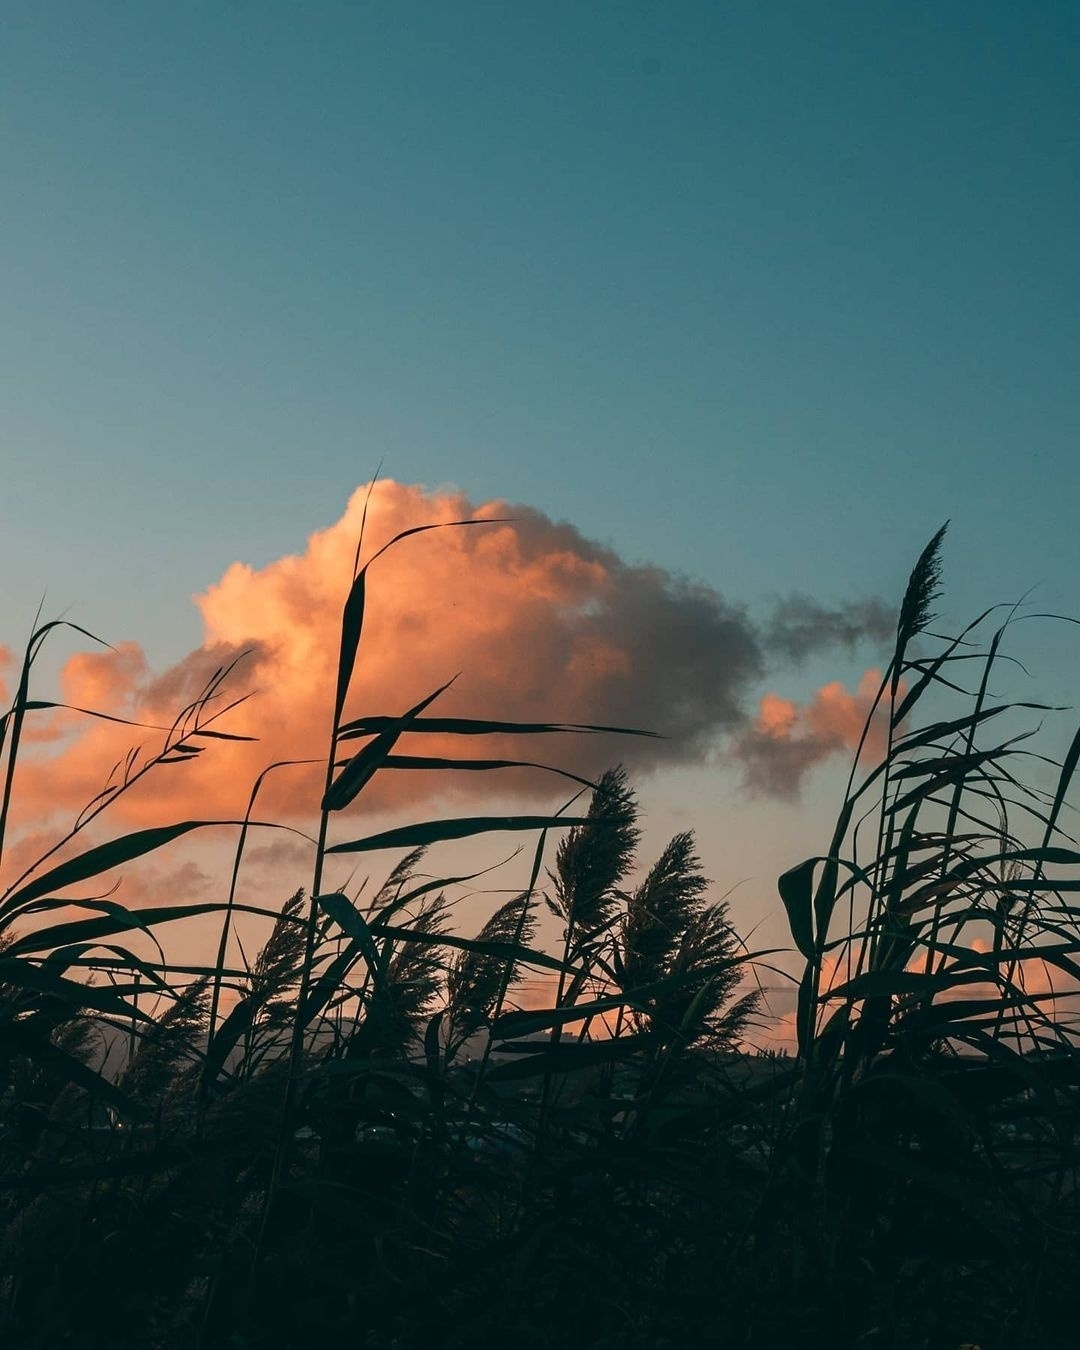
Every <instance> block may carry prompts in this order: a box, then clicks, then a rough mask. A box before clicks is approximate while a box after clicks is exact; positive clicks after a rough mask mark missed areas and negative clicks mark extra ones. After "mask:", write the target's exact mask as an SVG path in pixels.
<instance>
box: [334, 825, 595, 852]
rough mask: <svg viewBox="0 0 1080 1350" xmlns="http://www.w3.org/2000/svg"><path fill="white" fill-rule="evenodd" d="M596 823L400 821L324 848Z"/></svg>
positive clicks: (363, 848)
mask: <svg viewBox="0 0 1080 1350" xmlns="http://www.w3.org/2000/svg"><path fill="white" fill-rule="evenodd" d="M597 823H598V822H597V821H596V820H590V819H589V817H587V816H562V817H556V816H465V817H461V818H458V819H454V820H429V821H424V822H422V823H420V824H417V825H403V826H401V827H400V828H398V829H395V830H384V831H383V832H382V833H381V834H369V835H367V836H366V838H364V839H353V840H351V841H350V842H349V843H347V844H334V845H333V846H332V847H330V848H328V849H327V850H326V852H327V853H370V852H374V851H375V850H377V849H383V848H415V847H417V846H418V845H421V844H435V843H439V842H441V841H442V840H446V839H469V838H471V837H472V836H473V835H477V834H491V833H493V832H496V831H499V830H509V831H514V832H522V831H525V830H548V829H558V828H560V827H562V826H565V825H595V824H597ZM603 823H607V822H603Z"/></svg>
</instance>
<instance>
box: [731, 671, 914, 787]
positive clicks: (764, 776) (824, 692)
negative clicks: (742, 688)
mask: <svg viewBox="0 0 1080 1350" xmlns="http://www.w3.org/2000/svg"><path fill="white" fill-rule="evenodd" d="M881 678H882V677H881V671H880V670H867V671H866V672H865V673H864V674H863V676H862V677H861V679H860V680H859V684H858V687H857V689H856V690H855V692H854V693H850V692H849V691H848V690H847V689H846V688H845V687H844V686H843V685H842V684H841V683H840V682H839V681H836V680H834V681H832V682H830V683H829V684H826V685H823V686H822V687H821V688H820V689H819V690H818V691H817V693H816V694H815V695H814V696H813V698H812V699H811V700H810V701H809V703H806V704H803V705H800V704H798V703H796V702H794V701H793V700H791V699H786V698H781V697H780V696H779V695H778V694H765V695H764V697H763V698H762V699H761V700H760V702H759V704H758V712H757V717H756V718H755V719H754V721H753V723H752V724H751V725H750V726H749V727H748V728H747V729H746V730H745V731H743V732H742V733H740V734H739V735H738V736H737V737H736V738H735V740H734V742H733V750H734V753H735V755H736V757H737V758H738V759H739V760H741V762H742V764H743V768H744V772H745V775H746V781H747V784H748V786H750V787H751V788H752V789H754V790H755V791H757V792H761V793H768V794H770V795H773V796H778V797H786V798H788V799H793V798H795V797H797V796H798V795H799V791H800V789H801V788H802V784H803V780H804V778H805V777H806V775H807V773H809V771H810V770H811V769H813V768H814V767H816V766H817V765H818V764H820V763H822V762H823V761H824V760H826V759H830V758H832V757H833V756H835V755H851V754H853V753H854V752H855V750H856V749H857V748H858V745H859V742H860V739H861V737H862V734H863V729H864V728H865V727H866V723H867V719H868V718H869V716H870V713H871V710H872V708H873V706H874V700H875V698H876V697H877V693H878V690H879V689H880V687H881ZM886 730H887V728H886V721H885V716H884V715H883V714H879V713H875V715H874V719H873V721H872V722H871V725H870V730H869V734H868V735H867V739H866V743H865V745H864V747H863V754H864V756H866V757H868V758H873V757H875V756H877V755H880V754H881V753H882V752H883V751H884V748H885V736H886Z"/></svg>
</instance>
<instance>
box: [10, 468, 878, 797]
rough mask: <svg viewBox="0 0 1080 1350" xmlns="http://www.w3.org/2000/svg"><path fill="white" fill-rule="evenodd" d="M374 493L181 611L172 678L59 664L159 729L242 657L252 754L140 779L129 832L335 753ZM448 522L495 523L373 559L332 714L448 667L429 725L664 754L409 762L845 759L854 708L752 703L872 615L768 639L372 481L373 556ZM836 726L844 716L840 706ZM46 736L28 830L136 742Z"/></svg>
mask: <svg viewBox="0 0 1080 1350" xmlns="http://www.w3.org/2000/svg"><path fill="white" fill-rule="evenodd" d="M364 500H365V492H364V491H363V490H361V491H358V492H357V493H355V494H354V495H353V497H352V499H351V500H350V501H349V503H348V506H347V508H346V510H345V512H344V514H343V516H342V517H341V519H340V520H338V521H337V522H335V523H334V524H333V525H331V526H329V527H328V528H326V529H324V530H320V531H317V532H316V533H315V534H313V535H312V536H311V538H310V539H309V540H308V541H307V543H306V546H305V548H304V549H303V551H302V552H301V553H298V554H296V555H292V556H287V557H283V558H280V559H278V560H276V561H274V562H271V563H269V564H268V565H266V566H265V567H261V568H253V567H250V566H248V565H246V564H244V563H242V562H237V563H234V564H233V565H232V566H231V567H229V568H228V569H227V570H226V572H225V573H224V575H223V576H222V577H221V578H220V579H219V580H218V581H217V582H216V583H215V584H213V585H212V586H210V587H209V588H208V589H207V590H206V591H205V592H203V593H202V594H201V595H198V596H196V597H195V603H196V605H197V606H198V608H199V610H200V612H201V615H202V619H203V623H204V629H205V635H204V640H203V642H202V644H201V645H200V647H199V648H198V649H197V650H195V651H193V652H192V653H190V654H189V655H188V656H187V657H185V658H184V659H183V660H182V661H180V662H179V663H178V664H177V665H175V666H173V667H172V668H171V669H169V670H166V671H164V672H155V671H154V670H152V669H151V667H150V664H149V662H148V660H147V658H146V655H145V653H144V652H143V651H142V649H141V648H140V647H139V646H138V645H137V644H135V643H121V644H119V645H118V646H117V648H116V649H115V650H105V651H96V652H88V653H80V654H79V655H77V656H74V657H72V658H71V659H70V660H69V661H68V662H67V664H66V665H65V667H64V670H63V674H62V688H63V694H64V699H65V701H66V702H69V703H71V704H74V705H77V706H80V707H94V708H98V709H101V710H102V711H105V712H109V713H111V714H112V715H113V716H124V717H128V718H131V719H132V720H135V721H138V722H140V723H145V724H151V725H154V726H167V725H168V724H169V723H170V722H171V720H172V718H173V717H174V716H175V714H176V712H177V710H178V709H179V708H180V707H183V706H184V705H185V704H187V703H189V702H191V701H193V700H194V699H196V698H197V697H198V696H199V694H200V692H201V691H202V690H203V689H204V688H205V687H206V685H207V683H208V681H210V680H212V678H213V676H214V674H215V672H216V671H218V670H220V669H222V668H223V667H227V666H229V665H230V664H231V663H233V662H237V663H238V664H237V665H236V668H235V670H234V671H233V674H232V676H231V677H230V680H229V681H228V684H227V691H229V692H227V693H223V694H222V695H221V697H220V699H219V701H218V704H217V705H215V706H221V704H223V703H224V702H225V701H227V700H228V698H229V697H238V696H241V695H245V694H250V695H252V697H250V698H249V699H248V700H247V701H246V702H244V703H242V704H241V705H240V706H238V707H236V708H234V709H233V710H232V711H231V712H230V713H229V714H228V716H227V717H226V718H225V719H224V721H223V722H221V723H219V724H218V725H219V726H221V727H223V728H225V729H227V730H229V731H232V732H236V733H239V734H242V735H250V736H256V737H258V738H259V739H258V740H257V741H255V742H250V743H246V742H244V743H235V744H233V743H214V744H213V745H211V746H210V747H209V748H208V749H207V751H206V752H205V754H204V755H203V756H202V757H201V758H199V759H198V760H196V761H194V762H191V763H186V764H175V765H166V766H163V767H162V768H161V769H160V770H159V771H157V772H156V773H155V775H154V776H153V783H152V787H151V788H150V789H149V790H144V787H143V785H140V786H139V787H138V788H136V789H135V790H134V791H133V792H131V793H130V794H128V795H127V796H126V797H125V798H124V805H123V807H122V808H120V809H121V810H122V811H123V813H124V814H125V815H126V817H127V818H129V819H132V820H134V821H136V822H137V823H149V822H150V821H154V822H156V821H160V820H161V819H162V818H163V817H165V816H170V815H172V816H180V815H197V816H201V817H207V816H226V817H235V816H237V815H239V814H241V813H242V811H243V809H244V806H245V805H246V802H247V798H248V794H249V792H250V789H251V785H252V783H253V782H254V780H255V778H256V777H257V776H258V774H259V773H260V772H261V771H262V770H263V769H264V768H265V767H266V766H267V764H269V763H271V762H273V761H279V760H308V759H311V758H313V757H318V756H320V755H322V754H323V753H324V752H325V745H326V739H327V733H328V730H329V725H330V718H331V713H332V701H333V691H334V685H335V677H336V669H337V640H338V631H339V628H340V622H341V611H342V605H343V602H344V599H345V596H346V593H347V591H348V587H349V583H350V580H351V577H352V569H353V561H354V553H355V549H356V543H357V538H358V534H359V531H360V525H361V518H362V515H363V511H364ZM461 520H479V521H484V522H487V523H484V524H481V525H471V526H469V527H468V528H457V527H452V528H445V529H439V530H434V531H430V532H428V533H424V534H420V535H416V536H414V537H413V538H410V539H407V540H404V541H402V542H401V543H400V544H398V545H397V546H395V547H394V548H393V549H391V550H390V551H389V552H388V553H386V554H385V555H384V556H382V557H381V558H379V559H378V561H376V562H375V563H374V565H373V566H372V568H371V571H370V574H369V586H368V599H367V608H366V613H365V619H364V632H363V638H362V640H361V643H360V650H359V654H358V659H357V664H356V671H355V676H354V679H353V684H352V692H351V695H350V699H349V703H348V705H347V708H346V715H347V716H351V717H355V716H359V715H361V714H398V713H401V712H402V711H404V710H405V709H407V708H408V707H409V706H411V705H412V704H414V703H416V702H418V701H419V700H420V699H422V698H423V697H425V696H426V695H427V694H429V693H430V692H431V691H432V690H434V689H435V688H436V687H438V686H439V685H441V684H443V683H444V682H445V681H447V680H448V679H449V678H450V677H451V676H453V675H455V674H457V673H458V672H460V674H459V677H458V679H457V680H456V682H455V683H454V685H453V687H452V688H451V689H450V690H448V691H447V692H446V694H444V695H443V696H442V697H441V698H440V699H439V701H438V703H437V704H436V705H433V706H432V708H431V709H430V712H431V714H433V715H435V714H437V715H439V716H445V717H451V716H456V717H462V716H464V717H486V718H494V719H499V720H508V721H509V720H527V721H538V720H552V721H559V722H579V723H602V724H605V725H617V726H627V727H637V728H641V729H643V730H648V731H652V732H657V733H660V736H661V737H663V739H645V738H634V737H627V736H619V737H609V736H597V735H593V736H573V737H572V736H567V735H559V736H557V737H544V738H541V737H524V736H508V737H502V738H500V739H499V741H498V742H496V743H495V744H493V745H487V744H485V743H482V742H479V741H477V740H475V739H473V738H470V739H469V740H467V741H463V740H461V739H451V738H449V737H447V736H436V735H431V734H425V735H423V736H410V737H408V738H407V743H406V741H403V742H402V743H401V745H400V746H399V750H401V751H403V752H410V753H414V754H425V755H442V756H445V755H455V754H457V755H461V754H472V755H492V754H497V755H499V756H500V757H505V758H519V759H527V760H535V759H542V760H544V761H546V762H552V763H556V764H558V765H560V766H561V767H563V768H566V769H570V770H572V771H574V772H576V773H580V774H583V775H585V776H594V775H596V774H598V773H599V772H600V771H601V770H602V769H603V768H605V767H606V766H608V765H610V764H611V763H613V762H616V761H620V760H621V761H622V762H623V763H625V764H626V765H627V766H628V767H629V768H630V769H631V770H637V771H645V770H648V769H652V768H657V767H660V766H663V765H665V764H666V765H674V764H680V763H689V762H700V761H701V760H702V759H703V758H704V757H705V756H706V754H707V753H708V752H709V751H710V750H711V749H713V748H715V747H716V746H717V744H718V743H720V742H721V741H723V740H724V739H725V738H732V737H733V738H734V740H733V741H732V744H733V745H734V748H735V751H736V753H737V754H738V755H739V756H741V758H742V759H743V761H744V763H746V764H747V766H748V772H749V773H750V775H751V778H752V781H754V782H755V783H756V784H757V785H758V786H760V787H762V788H763V789H764V790H769V791H778V792H780V793H781V794H782V795H790V792H791V791H792V785H793V784H797V782H798V781H799V780H801V777H802V776H803V774H805V772H806V769H807V768H809V766H810V764H811V763H815V762H817V760H818V759H819V758H820V757H821V756H822V754H823V753H828V752H829V751H830V750H831V749H833V748H836V747H837V746H838V745H842V744H846V743H847V739H845V738H849V737H850V732H849V731H847V730H845V728H846V727H847V725H848V722H847V721H845V717H846V716H847V714H848V711H849V709H848V705H847V704H846V703H845V702H844V699H843V698H841V697H840V696H839V695H837V694H836V693H834V692H831V691H833V689H834V687H833V686H827V687H826V689H825V690H822V691H821V693H820V694H819V695H818V698H817V700H816V701H815V703H814V704H813V705H811V708H810V709H809V710H806V711H804V712H798V711H796V712H794V713H792V715H791V718H790V719H789V720H788V721H787V722H785V720H784V716H782V715H781V708H780V701H777V700H774V701H773V702H772V703H767V704H763V705H762V710H761V711H759V714H758V719H757V721H756V722H752V719H751V718H750V716H749V714H748V711H747V709H748V704H749V700H750V699H751V696H752V693H753V690H754V688H755V686H759V685H760V681H761V680H762V678H763V676H764V674H765V673H766V671H767V669H768V666H769V663H770V661H771V660H774V659H775V658H776V656H777V654H779V655H781V656H783V657H784V658H793V657H801V656H804V655H806V654H807V653H808V652H809V651H811V650H813V649H815V648H817V647H822V646H825V645H828V644H835V643H837V642H840V643H842V644H850V643H852V642H854V641H855V640H856V639H857V638H858V637H860V636H866V635H869V636H871V637H873V636H876V635H877V634H878V633H879V631H880V629H881V621H880V615H879V614H878V611H877V609H875V608H874V606H873V605H872V604H870V602H860V604H859V605H857V606H854V607H853V608H852V609H851V610H850V611H849V610H843V609H837V610H828V609H824V608H822V607H820V606H816V605H815V604H814V603H813V602H811V601H808V600H805V599H797V600H793V601H787V602H783V603H782V604H781V605H780V606H779V607H778V609H777V611H776V613H775V614H774V615H773V617H772V618H771V619H769V620H768V621H767V622H766V623H765V624H759V623H756V622H755V621H754V620H752V618H751V617H750V616H749V615H748V614H747V613H746V611H745V609H744V608H743V607H742V606H741V605H739V604H736V603H733V602H732V601H730V600H728V599H726V598H725V597H724V596H722V595H721V594H719V593H718V592H717V591H715V590H713V589H711V588H709V587H707V586H704V585H701V584H695V583H692V582H689V581H686V580H683V579H680V578H677V577H675V576H672V575H671V574H670V573H668V572H665V571H663V570H661V569H659V568H656V567H648V566H631V565H629V564H628V563H626V562H625V561H623V560H622V559H621V558H620V557H619V556H618V555H617V554H616V553H614V552H613V551H612V550H611V549H608V548H605V547H603V546H602V545H600V544H598V543H596V542H594V541H592V540H590V539H588V538H586V537H585V536H584V535H582V534H581V533H580V532H579V531H578V530H577V529H575V528H574V527H572V526H570V525H568V524H564V523H559V522H556V521H553V520H551V519H549V518H548V517H546V516H544V515H542V514H541V513H540V512H538V511H535V510H533V509H531V508H528V507H519V506H509V505H507V504H506V503H504V502H487V503H484V504H481V505H479V506H477V505H474V504H473V503H472V502H470V501H469V500H468V499H467V498H466V497H465V496H464V495H463V494H461V493H456V492H438V493H433V492H427V491H425V490H423V489H421V488H419V487H413V486H406V485H403V484H399V483H394V482H383V483H380V484H379V485H378V486H377V487H376V488H375V490H374V492H373V493H372V495H371V499H370V504H369V508H368V516H367V526H366V533H365V540H364V555H365V557H370V556H371V555H372V553H373V552H374V551H375V549H377V548H378V547H379V546H381V545H382V544H384V543H386V542H387V541H388V540H389V539H391V538H392V537H393V536H394V535H395V534H397V533H398V532H400V531H402V530H407V529H410V528H412V527H414V526H417V525H422V524H442V525H447V526H449V525H450V524H451V522H455V521H461ZM836 688H838V686H837V687H836ZM848 697H849V698H850V696H848ZM858 697H860V696H856V702H857V699H858ZM850 712H851V716H854V712H855V710H854V708H852V709H851V710H850ZM785 716H786V714H785ZM770 719H771V720H770ZM849 720H850V719H849ZM50 726H51V728H52V732H51V734H54V735H58V736H62V739H61V742H60V744H59V745H58V746H56V747H54V748H53V750H52V752H51V753H50V752H49V751H48V750H46V749H45V748H44V747H43V746H41V745H39V746H38V747H37V748H36V750H35V753H34V755H33V756H31V757H30V758H29V759H28V760H27V762H26V763H25V764H24V765H23V766H21V769H20V774H19V778H18V792H19V798H20V802H21V810H22V813H23V815H24V818H27V819H39V818H40V817H41V816H42V815H45V816H48V815H49V814H50V813H51V812H53V811H56V810H60V811H69V812H70V811H72V810H75V809H77V808H79V807H80V806H81V805H83V803H85V802H86V801H87V800H89V798H91V797H92V796H93V795H94V794H95V793H96V792H98V791H99V790H100V788H101V786H102V783H103V779H104V776H105V773H106V772H107V770H108V768H109V767H110V766H111V765H112V764H115V763H120V762H121V761H122V757H123V755H124V752H125V749H126V747H127V745H128V744H130V742H131V740H132V739H133V737H134V736H135V735H136V733H134V732H133V731H132V730H131V729H128V728H119V729H118V728H117V727H116V726H115V725H113V724H109V723H103V722H86V721H85V719H78V720H77V721H76V715H75V714H62V715H57V716H56V717H55V718H54V720H53V721H52V722H51V723H50V722H49V721H48V720H47V719H46V721H45V722H44V724H43V726H42V733H43V734H46V735H47V734H50V732H49V728H50ZM73 728H74V729H75V730H74V734H72V730H73ZM138 736H139V738H141V739H146V738H149V739H148V740H147V751H146V753H149V752H150V751H152V750H153V748H154V745H155V733H152V732H141V733H138ZM157 740H158V741H160V733H157ZM354 744H355V743H354ZM782 764H786V765H787V766H788V767H787V768H786V769H782V767H781V766H782ZM791 765H794V766H795V772H794V775H792V773H791ZM322 772H323V771H322V770H321V769H320V768H319V767H318V766H317V765H310V764H309V765H306V766H301V767H297V768H282V769H279V770H276V771H275V772H274V773H273V774H272V775H271V776H270V778H269V779H268V780H267V783H266V786H265V791H264V797H263V800H262V803H261V807H260V809H261V810H262V811H265V813H267V814H270V813H273V814H274V816H275V818H278V819H282V818H286V819H287V818H293V819H297V818H302V817H305V816H310V815H311V814H312V812H313V809H314V807H315V804H316V803H317V802H318V799H319V797H320V795H321V787H322ZM447 781H448V780H447V779H446V777H445V775H443V774H431V773H423V772H405V771H395V772H389V771H388V772H386V773H382V774H380V775H378V776H377V778H376V779H375V781H374V782H373V783H372V785H371V786H370V787H369V789H367V790H366V791H365V795H364V798H363V799H362V800H363V801H364V802H365V803H366V804H367V805H368V806H369V807H374V808H376V809H386V808H390V807H399V806H403V805H408V806H415V805H418V804H421V803H422V802H423V801H424V799H428V800H430V798H431V797H432V796H433V794H435V793H443V792H445V791H447ZM552 786H553V780H551V779H550V778H546V777H542V776H538V775H537V774H535V773H532V774H531V775H523V774H522V773H515V774H512V775H510V776H509V778H507V777H499V778H497V779H495V778H493V777H492V775H488V774H471V775H457V776H456V779H455V780H454V782H453V787H452V791H453V792H455V793H458V794H465V793H473V794H476V793H491V792H493V791H496V790H500V789H501V790H503V791H506V790H507V789H508V788H509V790H511V791H512V792H514V793H516V794H518V795H520V794H523V793H524V794H528V793H533V794H535V793H537V792H539V791H544V792H545V793H547V794H550V791H551V788H552ZM356 809H358V808H353V810H356Z"/></svg>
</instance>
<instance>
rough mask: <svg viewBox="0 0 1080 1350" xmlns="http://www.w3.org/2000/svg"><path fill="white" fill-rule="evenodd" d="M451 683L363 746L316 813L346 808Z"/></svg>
mask: <svg viewBox="0 0 1080 1350" xmlns="http://www.w3.org/2000/svg"><path fill="white" fill-rule="evenodd" d="M456 679H457V676H456V675H455V676H454V680H456ZM454 680H447V682H446V683H445V684H443V685H440V686H439V688H438V689H436V690H435V692H434V693H433V694H428V696H427V698H424V699H421V700H420V702H419V703H418V704H417V705H416V706H415V707H414V708H410V709H409V711H408V712H407V713H405V714H404V716H403V717H402V718H401V720H400V725H399V726H397V727H395V728H392V729H390V730H388V731H383V732H381V733H380V734H379V735H378V736H376V737H375V739H374V740H373V741H371V742H370V743H369V744H368V745H365V746H364V748H363V750H361V751H359V753H358V754H356V755H354V756H353V757H352V759H351V760H349V762H348V763H347V764H346V765H345V767H344V768H343V769H342V771H341V773H340V774H339V775H338V777H337V779H336V780H335V781H334V782H333V783H331V785H330V787H328V788H327V790H326V792H325V794H324V795H323V799H322V804H321V806H320V808H319V809H320V810H322V811H340V810H341V809H342V807H344V806H348V804H349V803H350V802H351V801H352V800H353V799H354V798H355V797H356V796H357V795H358V794H359V793H360V791H361V790H362V789H363V788H364V787H366V785H367V784H368V783H369V782H370V781H371V779H372V778H374V776H375V774H376V772H377V771H378V769H379V768H380V767H381V766H382V765H383V764H384V763H385V761H386V759H387V756H388V755H389V754H390V752H391V750H393V748H394V746H395V745H396V744H397V741H398V737H399V736H400V735H401V733H402V731H404V730H406V729H407V728H408V727H409V725H410V724H411V723H412V722H414V721H415V720H416V718H417V717H418V716H419V714H420V713H421V712H423V710H424V709H425V708H426V707H428V706H429V705H430V704H432V703H434V701H435V700H436V699H437V698H438V697H439V695H440V694H442V693H445V692H446V690H447V689H449V688H450V686H451V685H452V684H453V683H454Z"/></svg>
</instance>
